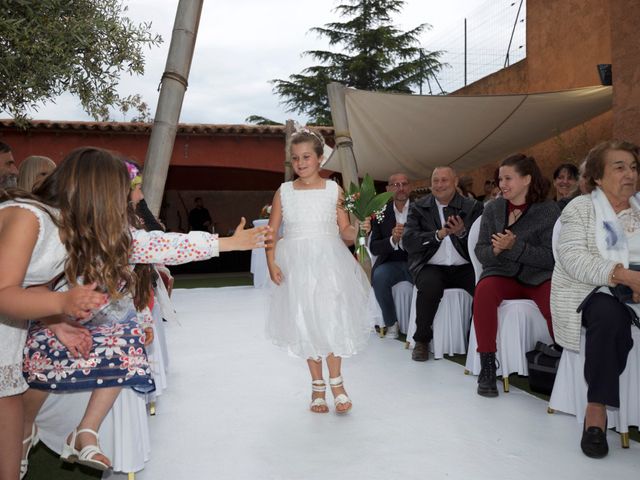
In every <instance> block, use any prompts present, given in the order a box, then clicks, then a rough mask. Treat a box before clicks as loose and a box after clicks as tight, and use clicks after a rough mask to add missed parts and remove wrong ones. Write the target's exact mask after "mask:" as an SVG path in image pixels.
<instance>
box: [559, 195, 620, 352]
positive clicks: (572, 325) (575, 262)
mask: <svg viewBox="0 0 640 480" xmlns="http://www.w3.org/2000/svg"><path fill="white" fill-rule="evenodd" d="M595 220H596V216H595V210H594V208H593V202H592V201H591V195H582V196H580V197H578V198H575V199H574V200H572V201H571V202H569V204H568V205H567V206H566V207H565V208H564V210H563V211H562V215H561V216H560V221H561V222H562V229H561V230H560V239H559V241H558V246H557V255H558V259H557V261H556V264H555V268H554V270H553V277H552V278H551V315H552V320H553V333H554V336H555V340H556V342H557V343H559V344H560V345H562V346H563V347H564V348H568V349H569V350H574V351H576V352H577V351H579V350H580V329H581V327H582V313H577V312H576V309H577V308H578V306H579V305H580V303H582V301H583V300H584V298H585V297H586V296H587V295H588V294H589V293H590V292H591V291H592V290H593V289H594V288H595V287H596V286H598V285H610V284H609V281H610V279H611V274H612V272H613V269H614V268H615V267H616V265H617V264H618V263H617V262H615V261H612V260H606V259H604V258H602V256H601V255H600V253H599V251H598V247H597V246H596V238H595Z"/></svg>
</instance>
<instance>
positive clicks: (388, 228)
mask: <svg viewBox="0 0 640 480" xmlns="http://www.w3.org/2000/svg"><path fill="white" fill-rule="evenodd" d="M409 205H411V204H409ZM395 226H396V212H395V210H394V208H393V201H391V202H389V203H387V207H386V208H385V211H384V220H382V222H381V223H378V222H376V221H375V220H372V222H371V241H370V244H369V249H370V250H371V253H372V254H373V255H376V256H377V257H378V258H376V263H375V265H374V266H373V270H375V269H376V267H377V266H379V265H382V264H383V263H385V262H406V261H407V252H405V251H404V250H402V249H398V250H394V249H393V247H392V246H391V242H390V241H389V239H390V238H391V233H392V231H393V229H394V227H395ZM372 273H373V272H372Z"/></svg>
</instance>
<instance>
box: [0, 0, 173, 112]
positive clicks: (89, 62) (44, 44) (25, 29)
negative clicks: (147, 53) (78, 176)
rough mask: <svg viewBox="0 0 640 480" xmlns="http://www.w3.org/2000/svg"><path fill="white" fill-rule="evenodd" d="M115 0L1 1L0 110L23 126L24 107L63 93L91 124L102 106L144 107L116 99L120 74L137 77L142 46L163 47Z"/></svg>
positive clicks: (133, 100) (106, 109) (131, 99)
mask: <svg viewBox="0 0 640 480" xmlns="http://www.w3.org/2000/svg"><path fill="white" fill-rule="evenodd" d="M126 13H127V7H126V6H124V5H123V3H122V0H73V1H69V0H45V1H33V0H0V111H4V112H8V113H9V114H11V115H12V116H13V117H15V118H16V119H17V120H19V121H22V122H24V121H25V120H26V117H27V111H28V110H29V109H33V110H36V109H37V104H38V103H39V102H42V101H48V100H49V101H51V100H53V99H54V98H55V97H57V96H58V95H60V94H62V93H63V92H70V93H71V94H73V95H75V96H77V97H78V98H79V100H80V103H81V104H82V107H83V108H84V109H85V111H86V112H87V113H89V114H90V115H91V116H93V117H94V118H95V119H97V120H106V119H108V118H109V108H110V107H114V108H116V109H120V110H122V111H127V110H129V109H131V108H133V109H135V110H137V111H139V112H140V113H141V114H142V112H143V110H144V109H145V108H146V107H145V105H144V102H142V99H141V98H140V96H139V95H138V96H135V95H134V96H128V97H125V98H122V97H120V95H118V93H117V91H116V89H117V86H118V83H119V81H120V78H121V76H122V75H123V74H124V73H128V74H137V75H141V74H142V73H144V55H143V52H142V50H143V47H145V46H148V47H151V46H155V45H158V44H159V43H161V42H162V38H161V37H160V36H159V35H156V34H153V33H152V32H151V24H150V23H143V24H139V25H137V24H134V23H133V22H132V21H131V19H129V18H128V17H127V16H126Z"/></svg>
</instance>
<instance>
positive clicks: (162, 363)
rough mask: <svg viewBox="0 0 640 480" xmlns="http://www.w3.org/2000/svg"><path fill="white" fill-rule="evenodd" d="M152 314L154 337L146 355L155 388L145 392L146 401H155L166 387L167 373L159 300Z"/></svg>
mask: <svg viewBox="0 0 640 480" xmlns="http://www.w3.org/2000/svg"><path fill="white" fill-rule="evenodd" d="M156 298H157V297H156ZM152 316H153V333H154V339H153V342H151V344H150V345H149V346H147V357H148V359H149V365H150V366H151V371H152V375H153V381H154V382H155V384H156V389H155V391H154V392H152V393H149V394H147V402H152V401H155V400H156V398H157V397H158V396H159V395H162V392H163V391H164V390H165V389H166V388H167V373H168V371H169V352H168V349H167V338H166V335H165V330H164V322H163V320H162V307H161V305H160V303H159V302H155V303H154V305H153V311H152Z"/></svg>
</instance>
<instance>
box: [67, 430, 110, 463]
mask: <svg viewBox="0 0 640 480" xmlns="http://www.w3.org/2000/svg"><path fill="white" fill-rule="evenodd" d="M79 433H90V434H92V435H93V436H94V437H96V444H95V445H86V446H85V447H84V448H83V449H82V450H80V451H78V450H77V449H76V437H77V436H78V434H79ZM99 440H100V439H99V438H98V433H97V432H94V431H93V430H91V429H90V428H83V429H81V430H78V429H77V428H76V429H74V430H73V432H71V440H70V442H69V443H67V442H66V441H65V442H64V445H63V447H62V453H61V454H60V459H61V460H63V461H65V462H68V463H75V462H77V463H79V464H80V465H85V466H87V467H91V468H95V469H96V470H100V471H102V472H104V471H105V470H109V469H110V468H111V467H110V466H109V465H107V464H106V463H104V462H101V461H100V460H96V459H95V458H93V457H95V456H96V455H103V456H105V457H106V455H105V454H104V452H103V451H102V450H100V444H99Z"/></svg>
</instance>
